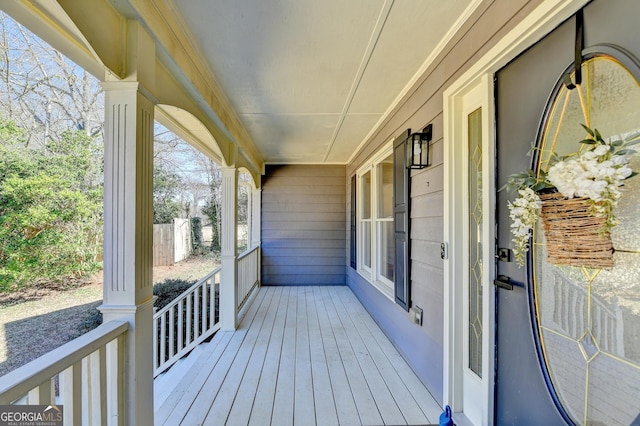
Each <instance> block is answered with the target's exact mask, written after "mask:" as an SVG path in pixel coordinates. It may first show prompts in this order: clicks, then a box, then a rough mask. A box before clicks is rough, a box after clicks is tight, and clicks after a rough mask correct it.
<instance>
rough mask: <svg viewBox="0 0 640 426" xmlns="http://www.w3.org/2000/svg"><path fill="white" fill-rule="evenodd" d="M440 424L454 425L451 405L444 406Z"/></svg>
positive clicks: (441, 425)
mask: <svg viewBox="0 0 640 426" xmlns="http://www.w3.org/2000/svg"><path fill="white" fill-rule="evenodd" d="M439 424H440V426H454V425H453V419H452V418H451V407H449V406H448V405H447V406H446V407H444V411H443V412H442V414H440V423H439Z"/></svg>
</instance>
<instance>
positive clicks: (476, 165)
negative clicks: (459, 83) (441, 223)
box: [467, 109, 483, 377]
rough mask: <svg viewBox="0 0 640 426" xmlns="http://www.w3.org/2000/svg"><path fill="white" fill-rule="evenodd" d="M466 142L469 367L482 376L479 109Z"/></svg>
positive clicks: (480, 124) (480, 114) (471, 119)
mask: <svg viewBox="0 0 640 426" xmlns="http://www.w3.org/2000/svg"><path fill="white" fill-rule="evenodd" d="M467 122H468V132H469V134H468V141H469V325H468V326H469V354H468V356H469V366H468V367H469V369H470V370H471V371H473V372H474V373H475V374H477V375H478V376H479V377H482V281H483V280H482V109H477V110H475V111H474V112H472V113H471V114H469V116H468V117H467Z"/></svg>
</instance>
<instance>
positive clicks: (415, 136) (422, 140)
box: [405, 124, 432, 169]
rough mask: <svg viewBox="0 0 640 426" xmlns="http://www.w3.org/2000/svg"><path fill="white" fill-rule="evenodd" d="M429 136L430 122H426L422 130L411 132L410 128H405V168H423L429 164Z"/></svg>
mask: <svg viewBox="0 0 640 426" xmlns="http://www.w3.org/2000/svg"><path fill="white" fill-rule="evenodd" d="M431 138H432V126H431V124H428V125H427V127H425V128H424V129H423V130H422V132H416V133H411V129H407V140H406V141H405V150H406V154H407V168H409V169H424V168H425V167H427V166H429V142H431Z"/></svg>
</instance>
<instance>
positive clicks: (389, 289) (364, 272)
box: [356, 141, 394, 300]
mask: <svg viewBox="0 0 640 426" xmlns="http://www.w3.org/2000/svg"><path fill="white" fill-rule="evenodd" d="M390 155H393V141H390V142H388V143H387V144H385V145H384V146H383V147H382V149H380V150H379V151H378V152H377V153H376V154H375V155H374V156H372V157H371V158H370V159H369V160H367V161H366V162H365V163H364V164H363V165H362V166H361V167H360V168H359V169H358V171H357V172H356V176H357V177H356V184H357V192H356V193H357V194H358V195H357V199H356V203H357V207H356V212H357V216H356V221H357V226H356V247H357V250H356V252H357V253H358V255H357V262H356V265H357V271H358V273H359V274H360V275H361V276H362V277H363V278H364V279H366V280H367V281H368V282H369V283H371V285H373V286H374V287H375V288H376V289H378V290H379V291H380V292H381V293H382V294H383V295H384V296H386V297H388V298H389V299H390V300H394V283H393V281H391V280H389V279H387V278H386V277H384V276H382V275H381V274H380V273H379V268H378V266H379V264H380V262H381V260H380V255H381V254H380V250H378V246H379V244H378V242H379V237H380V235H379V232H378V224H379V223H381V222H393V218H392V217H391V218H378V208H377V207H378V196H379V191H378V189H379V176H378V172H377V167H376V166H377V165H378V164H380V163H381V162H382V161H383V160H384V159H385V158H387V157H389V156H390ZM367 172H370V173H371V200H370V203H371V206H370V211H371V219H367V220H368V221H370V223H371V242H370V244H371V247H370V253H371V268H369V267H367V266H365V265H364V262H363V256H364V250H363V247H362V223H363V219H362V212H363V206H362V194H363V193H364V191H363V188H362V177H363V176H364V175H365V174H366V173H367Z"/></svg>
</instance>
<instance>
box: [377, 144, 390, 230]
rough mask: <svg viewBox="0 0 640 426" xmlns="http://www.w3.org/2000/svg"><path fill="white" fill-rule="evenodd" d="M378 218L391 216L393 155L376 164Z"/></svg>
mask: <svg viewBox="0 0 640 426" xmlns="http://www.w3.org/2000/svg"><path fill="white" fill-rule="evenodd" d="M377 172H378V218H379V219H380V218H391V217H393V155H389V156H388V157H387V158H385V159H384V160H382V162H381V163H380V164H378V170H377Z"/></svg>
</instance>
